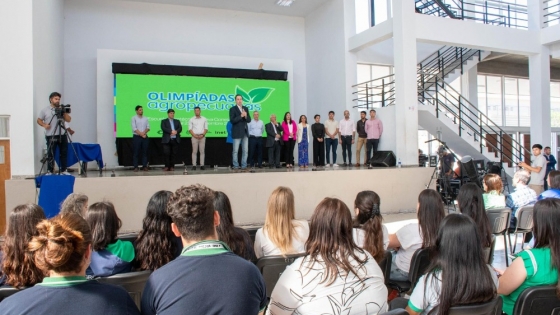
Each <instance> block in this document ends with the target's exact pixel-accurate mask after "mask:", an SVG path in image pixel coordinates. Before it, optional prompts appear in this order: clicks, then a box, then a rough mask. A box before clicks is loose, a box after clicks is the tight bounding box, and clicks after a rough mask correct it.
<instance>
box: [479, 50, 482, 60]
mask: <svg viewBox="0 0 560 315" xmlns="http://www.w3.org/2000/svg"><path fill="white" fill-rule="evenodd" d="M481 61H482V51H481V50H480V49H479V50H478V62H481Z"/></svg>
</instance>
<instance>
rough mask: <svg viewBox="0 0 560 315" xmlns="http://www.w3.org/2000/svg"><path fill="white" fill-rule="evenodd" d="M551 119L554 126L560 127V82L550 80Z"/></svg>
mask: <svg viewBox="0 0 560 315" xmlns="http://www.w3.org/2000/svg"><path fill="white" fill-rule="evenodd" d="M550 119H551V126H552V127H560V82H550Z"/></svg>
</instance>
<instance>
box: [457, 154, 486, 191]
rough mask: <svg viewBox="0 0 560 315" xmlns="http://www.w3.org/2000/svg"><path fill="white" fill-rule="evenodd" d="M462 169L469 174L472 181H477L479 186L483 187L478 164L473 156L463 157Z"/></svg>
mask: <svg viewBox="0 0 560 315" xmlns="http://www.w3.org/2000/svg"><path fill="white" fill-rule="evenodd" d="M461 170H462V171H463V172H465V174H467V176H468V177H469V179H470V180H471V182H472V183H475V184H476V185H477V186H478V187H480V188H482V184H481V182H480V179H479V177H478V170H477V169H476V164H475V163H474V160H473V159H472V157H471V156H469V155H465V156H463V159H461Z"/></svg>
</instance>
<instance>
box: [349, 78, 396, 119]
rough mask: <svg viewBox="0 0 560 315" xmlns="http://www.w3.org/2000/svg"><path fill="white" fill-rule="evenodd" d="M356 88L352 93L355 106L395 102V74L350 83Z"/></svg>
mask: <svg viewBox="0 0 560 315" xmlns="http://www.w3.org/2000/svg"><path fill="white" fill-rule="evenodd" d="M352 87H353V88H355V89H356V90H355V91H354V92H353V93H352V95H353V97H354V99H353V100H352V101H354V102H356V103H357V105H355V106H354V107H357V108H364V107H365V108H366V109H368V110H369V109H370V108H374V107H385V106H390V105H394V104H395V75H394V74H390V75H386V76H384V77H381V78H377V79H373V80H369V81H366V82H362V83H359V84H355V85H352Z"/></svg>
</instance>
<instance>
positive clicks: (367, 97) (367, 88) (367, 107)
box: [366, 83, 369, 109]
mask: <svg viewBox="0 0 560 315" xmlns="http://www.w3.org/2000/svg"><path fill="white" fill-rule="evenodd" d="M366 109H369V87H368V84H367V83H366Z"/></svg>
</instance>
